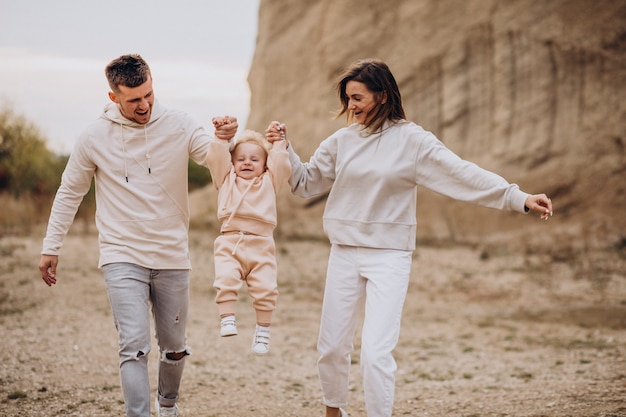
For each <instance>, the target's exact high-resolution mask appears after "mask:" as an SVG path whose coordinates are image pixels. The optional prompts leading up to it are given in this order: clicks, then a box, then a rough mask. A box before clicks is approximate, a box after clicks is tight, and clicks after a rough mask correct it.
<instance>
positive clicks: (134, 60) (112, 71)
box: [104, 54, 152, 93]
mask: <svg viewBox="0 0 626 417" xmlns="http://www.w3.org/2000/svg"><path fill="white" fill-rule="evenodd" d="M104 73H105V75H106V77H107V81H108V82H109V87H111V90H113V92H116V93H118V92H119V88H118V86H120V85H123V86H124V87H129V88H135V87H139V86H140V85H141V84H143V83H145V82H146V81H148V80H149V79H150V78H151V77H152V75H151V74H150V67H149V66H148V63H147V62H146V61H144V59H143V58H142V57H141V56H140V55H138V54H128V55H122V56H120V57H119V58H116V59H114V60H113V61H111V62H109V64H108V65H107V66H106V68H105V69H104Z"/></svg>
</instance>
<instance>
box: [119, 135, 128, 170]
mask: <svg viewBox="0 0 626 417" xmlns="http://www.w3.org/2000/svg"><path fill="white" fill-rule="evenodd" d="M120 135H121V136H122V154H123V155H124V177H125V178H126V182H128V163H127V162H126V141H125V140H124V126H123V125H122V124H121V123H120Z"/></svg>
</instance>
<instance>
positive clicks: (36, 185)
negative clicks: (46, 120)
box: [0, 106, 64, 198]
mask: <svg viewBox="0 0 626 417" xmlns="http://www.w3.org/2000/svg"><path fill="white" fill-rule="evenodd" d="M63 163H64V160H63V158H59V157H58V156H56V155H55V154H54V153H52V152H51V151H50V150H49V149H48V148H47V147H46V140H45V138H44V137H43V136H42V135H41V132H40V131H39V129H38V128H37V127H36V126H35V125H34V124H33V123H31V122H29V121H27V120H26V119H25V118H24V117H23V116H20V115H16V114H15V113H14V112H13V110H11V109H10V108H8V107H6V106H5V107H4V108H2V109H1V110H0V191H9V192H10V193H11V194H12V195H13V196H14V197H16V198H19V197H20V196H21V195H23V194H28V193H34V194H38V195H41V194H50V193H54V190H55V189H56V187H57V186H58V184H59V180H60V174H59V173H60V170H61V169H62V164H63Z"/></svg>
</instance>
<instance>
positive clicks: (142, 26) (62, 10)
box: [0, 0, 260, 154]
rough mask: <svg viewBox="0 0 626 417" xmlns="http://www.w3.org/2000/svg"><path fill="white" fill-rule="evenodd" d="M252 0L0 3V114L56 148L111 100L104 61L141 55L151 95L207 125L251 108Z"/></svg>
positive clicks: (65, 146)
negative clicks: (27, 125)
mask: <svg viewBox="0 0 626 417" xmlns="http://www.w3.org/2000/svg"><path fill="white" fill-rule="evenodd" d="M259 1H260V0H232V1H223V0H222V1H216V0H177V1H171V0H134V1H128V0H108V1H97V2H96V1H86V0H54V1H50V0H0V110H2V108H5V107H9V108H11V109H12V110H13V111H14V112H15V113H17V114H19V115H22V116H24V117H26V119H27V120H28V121H30V122H32V123H34V124H35V125H36V126H37V127H38V128H39V130H40V132H41V134H42V136H43V137H44V138H46V139H47V143H48V147H49V148H50V149H51V150H52V151H54V152H56V153H59V154H68V153H70V152H71V150H72V147H73V145H74V142H75V140H76V138H77V136H78V135H79V134H80V132H81V131H82V130H83V129H84V128H85V127H86V126H87V125H88V124H89V123H91V121H93V120H95V119H96V118H97V117H98V116H100V114H101V113H102V110H103V108H104V106H105V104H106V103H107V102H109V98H108V96H107V94H108V92H109V86H108V84H107V81H106V78H105V76H104V67H105V66H106V65H107V63H108V62H110V61H111V60H112V59H114V58H116V57H118V56H120V55H124V54H128V53H138V54H140V55H141V56H142V57H143V58H144V59H145V60H146V61H147V62H148V64H149V65H150V69H151V71H152V77H153V88H154V92H155V96H156V98H157V100H159V101H160V102H161V103H162V104H164V105H165V106H166V107H170V108H176V109H180V110H184V111H186V112H188V113H189V114H190V115H191V116H192V117H194V118H195V119H196V120H197V121H198V122H200V123H201V124H202V125H204V126H206V128H207V129H210V130H211V131H212V126H211V117H213V116H219V115H225V114H228V115H234V116H236V117H237V119H238V121H239V126H240V130H242V129H241V128H243V127H245V122H246V120H247V118H248V113H249V110H250V109H249V102H250V91H249V88H248V83H247V76H248V71H249V69H250V65H251V63H252V57H253V54H254V46H255V43H256V34H257V18H258V8H259Z"/></svg>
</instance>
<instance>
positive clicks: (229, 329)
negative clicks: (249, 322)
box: [220, 316, 238, 337]
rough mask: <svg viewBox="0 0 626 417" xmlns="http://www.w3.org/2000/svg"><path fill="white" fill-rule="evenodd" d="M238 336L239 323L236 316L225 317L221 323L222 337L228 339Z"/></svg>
mask: <svg viewBox="0 0 626 417" xmlns="http://www.w3.org/2000/svg"><path fill="white" fill-rule="evenodd" d="M237 334H238V332H237V321H236V320H235V316H226V317H223V318H222V320H221V322H220V336H222V337H228V336H236V335H237Z"/></svg>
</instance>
